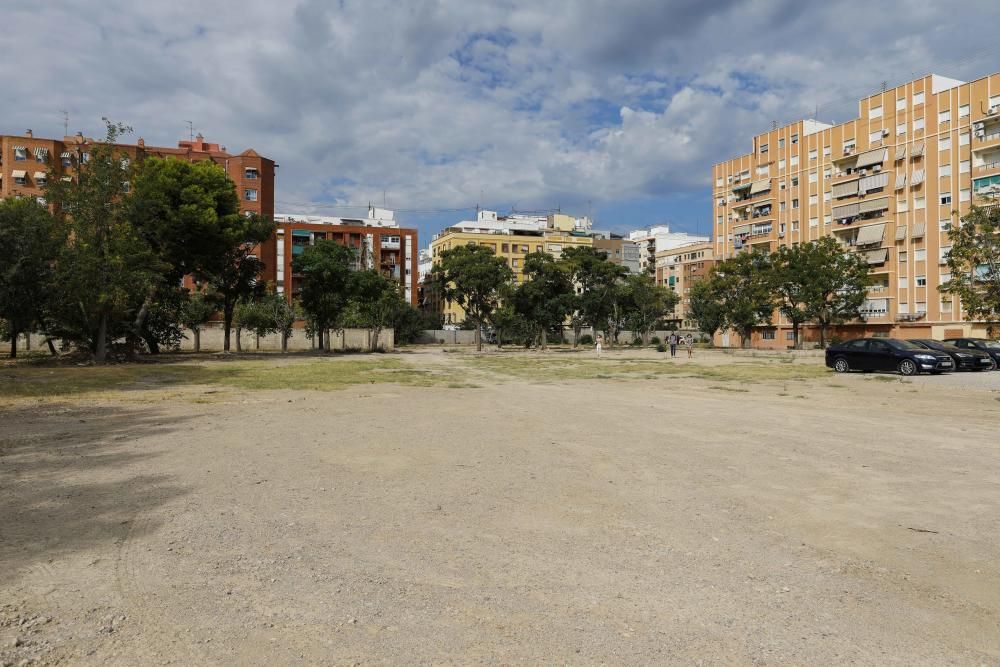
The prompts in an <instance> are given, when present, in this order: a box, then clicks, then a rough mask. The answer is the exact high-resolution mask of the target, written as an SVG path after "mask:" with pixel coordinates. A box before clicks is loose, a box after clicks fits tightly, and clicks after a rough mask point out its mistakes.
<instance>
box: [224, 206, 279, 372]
mask: <svg viewBox="0 0 1000 667" xmlns="http://www.w3.org/2000/svg"><path fill="white" fill-rule="evenodd" d="M274 230H275V224H274V221H273V220H268V219H266V218H264V217H261V216H259V215H256V214H248V215H239V216H236V220H234V221H233V224H232V225H230V226H227V227H226V229H225V237H226V239H227V240H226V243H225V244H224V248H225V250H224V252H223V253H222V255H221V257H220V258H219V264H218V265H217V268H216V269H215V271H214V272H212V273H211V274H209V275H208V276H207V277H208V280H209V283H210V284H211V286H212V288H213V289H214V290H215V291H216V292H217V293H218V294H219V296H220V300H221V303H222V326H223V329H224V334H223V336H224V338H223V345H222V347H223V349H224V350H225V351H226V352H229V345H230V342H229V332H230V330H231V329H232V328H233V314H234V312H235V310H236V305H237V304H238V303H239V302H240V301H242V300H244V299H248V298H250V297H251V296H253V295H254V294H255V293H257V292H258V291H259V286H258V283H257V278H258V276H259V275H260V273H261V271H263V269H264V263H263V262H261V261H260V259H258V257H257V255H256V253H257V252H258V250H257V247H258V246H259V245H260V244H261V243H264V242H265V241H267V240H268V239H269V238H271V235H272V234H274Z"/></svg>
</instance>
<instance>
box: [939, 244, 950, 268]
mask: <svg viewBox="0 0 1000 667" xmlns="http://www.w3.org/2000/svg"><path fill="white" fill-rule="evenodd" d="M950 256H951V246H950V245H943V246H941V256H940V257H938V264H947V263H948V257H950Z"/></svg>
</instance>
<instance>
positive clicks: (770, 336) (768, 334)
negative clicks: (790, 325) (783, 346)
mask: <svg viewBox="0 0 1000 667" xmlns="http://www.w3.org/2000/svg"><path fill="white" fill-rule="evenodd" d="M760 337H761V340H774V330H773V329H769V330H767V331H761V332H760Z"/></svg>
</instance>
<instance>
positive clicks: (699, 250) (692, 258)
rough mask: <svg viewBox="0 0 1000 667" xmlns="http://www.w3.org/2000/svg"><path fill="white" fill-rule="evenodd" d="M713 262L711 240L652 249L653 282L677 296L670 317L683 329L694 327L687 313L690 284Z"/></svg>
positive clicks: (701, 275)
mask: <svg viewBox="0 0 1000 667" xmlns="http://www.w3.org/2000/svg"><path fill="white" fill-rule="evenodd" d="M714 265H715V260H714V259H713V256H712V243H711V242H710V241H705V242H702V243H689V244H688V245H683V246H680V247H678V248H671V249H669V250H661V251H659V252H657V253H656V273H655V274H654V276H655V278H656V284H657V285H662V286H663V287H666V288H668V289H671V290H673V291H674V292H676V293H677V294H678V296H680V301H678V302H677V305H676V306H675V307H674V312H673V316H672V317H671V318H668V319H672V320H673V321H674V322H676V323H677V326H680V327H681V328H684V329H693V328H696V325H695V323H694V322H692V321H691V319H690V317H689V313H690V303H691V300H690V296H689V294H690V292H691V285H693V284H694V283H695V282H697V281H698V280H700V279H701V278H703V277H705V275H707V274H708V272H709V270H711V268H712V267H713V266H714Z"/></svg>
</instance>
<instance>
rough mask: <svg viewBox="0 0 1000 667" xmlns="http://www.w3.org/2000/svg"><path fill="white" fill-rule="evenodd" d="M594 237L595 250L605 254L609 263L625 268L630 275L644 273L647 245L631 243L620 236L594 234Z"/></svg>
mask: <svg viewBox="0 0 1000 667" xmlns="http://www.w3.org/2000/svg"><path fill="white" fill-rule="evenodd" d="M592 236H593V238H594V248H595V249H596V250H600V251H602V252H604V254H605V255H607V258H608V261H609V262H611V263H612V264H618V265H620V266H624V267H625V268H626V269H628V270H629V272H630V273H639V272H641V271H642V255H643V253H644V252H645V251H646V247H645V245H642V244H639V243H638V242H636V241H629V240H628V239H625V238H622V237H621V236H620V235H619V234H612V233H607V232H594V233H593V235H592Z"/></svg>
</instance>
